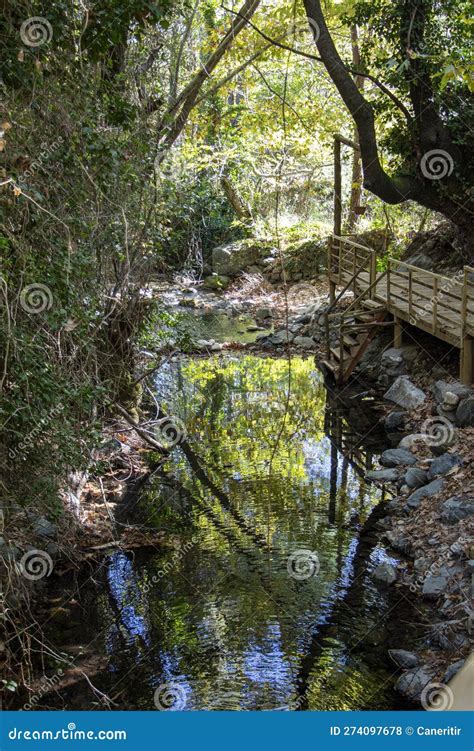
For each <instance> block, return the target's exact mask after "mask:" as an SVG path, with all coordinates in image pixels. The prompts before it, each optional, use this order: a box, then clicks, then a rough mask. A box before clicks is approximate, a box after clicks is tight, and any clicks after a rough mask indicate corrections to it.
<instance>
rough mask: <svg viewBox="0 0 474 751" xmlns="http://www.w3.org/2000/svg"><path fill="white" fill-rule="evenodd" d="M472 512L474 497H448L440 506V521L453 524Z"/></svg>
mask: <svg viewBox="0 0 474 751" xmlns="http://www.w3.org/2000/svg"><path fill="white" fill-rule="evenodd" d="M473 514H474V498H456V497H454V496H453V497H452V498H448V500H447V501H445V502H444V503H443V504H442V506H441V521H443V522H446V523H447V524H455V523H456V522H458V521H460V520H461V519H466V518H467V517H468V516H472V515H473Z"/></svg>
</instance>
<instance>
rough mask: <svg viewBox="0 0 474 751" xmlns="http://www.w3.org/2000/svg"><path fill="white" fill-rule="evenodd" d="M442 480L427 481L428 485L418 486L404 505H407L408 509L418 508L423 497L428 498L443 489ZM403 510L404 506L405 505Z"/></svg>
mask: <svg viewBox="0 0 474 751" xmlns="http://www.w3.org/2000/svg"><path fill="white" fill-rule="evenodd" d="M443 485H444V480H433V482H430V483H428V485H423V487H421V488H418V490H415V491H414V492H413V493H412V494H411V495H410V496H409V497H408V500H407V502H406V506H408V510H409V509H413V508H418V506H419V505H420V503H421V501H422V500H423V498H430V497H431V496H433V495H436V494H437V493H439V492H440V491H441V490H442V489H443ZM405 510H407V509H406V507H405Z"/></svg>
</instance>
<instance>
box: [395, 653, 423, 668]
mask: <svg viewBox="0 0 474 751" xmlns="http://www.w3.org/2000/svg"><path fill="white" fill-rule="evenodd" d="M388 654H389V655H390V657H391V659H392V660H393V661H394V663H395V665H398V666H399V667H400V668H405V669H407V668H416V666H417V665H418V664H419V662H420V660H419V659H418V657H417V655H416V654H415V653H414V652H407V650H406V649H389V650H388Z"/></svg>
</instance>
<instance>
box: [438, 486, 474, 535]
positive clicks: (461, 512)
mask: <svg viewBox="0 0 474 751" xmlns="http://www.w3.org/2000/svg"><path fill="white" fill-rule="evenodd" d="M436 482H439V480H437V481H436ZM432 484H433V483H432ZM473 514H474V499H470V498H456V497H455V496H453V497H452V498H448V500H447V501H445V502H444V503H443V504H442V505H441V521H443V522H446V523H447V524H455V523H456V522H458V521H460V520H461V519H466V518H467V517H468V516H472V515H473Z"/></svg>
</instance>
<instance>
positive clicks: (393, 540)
mask: <svg viewBox="0 0 474 751" xmlns="http://www.w3.org/2000/svg"><path fill="white" fill-rule="evenodd" d="M396 505H397V506H398V504H396ZM385 537H386V539H387V540H388V542H389V543H390V547H392V548H393V549H394V550H396V551H397V552H398V553H406V552H407V550H408V547H409V544H410V543H409V540H408V538H406V537H404V536H403V534H402V533H401V532H396V531H394V530H389V531H388V532H386V533H385Z"/></svg>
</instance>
